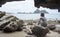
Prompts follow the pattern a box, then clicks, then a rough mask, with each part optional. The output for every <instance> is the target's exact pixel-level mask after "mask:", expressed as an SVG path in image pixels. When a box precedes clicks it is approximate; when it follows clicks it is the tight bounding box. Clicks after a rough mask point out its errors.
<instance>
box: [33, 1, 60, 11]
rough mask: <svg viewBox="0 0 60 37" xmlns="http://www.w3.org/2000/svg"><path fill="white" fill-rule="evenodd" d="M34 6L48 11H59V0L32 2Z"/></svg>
mask: <svg viewBox="0 0 60 37" xmlns="http://www.w3.org/2000/svg"><path fill="white" fill-rule="evenodd" d="M34 6H35V7H37V8H40V6H42V7H46V8H50V9H58V10H59V11H60V0H34Z"/></svg>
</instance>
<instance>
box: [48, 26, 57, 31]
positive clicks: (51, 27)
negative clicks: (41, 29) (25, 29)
mask: <svg viewBox="0 0 60 37" xmlns="http://www.w3.org/2000/svg"><path fill="white" fill-rule="evenodd" d="M48 28H49V29H50V30H54V29H55V28H56V26H55V25H49V26H48Z"/></svg>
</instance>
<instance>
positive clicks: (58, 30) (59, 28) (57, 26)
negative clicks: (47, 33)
mask: <svg viewBox="0 0 60 37" xmlns="http://www.w3.org/2000/svg"><path fill="white" fill-rule="evenodd" d="M55 26H56V28H55V29H54V31H55V32H58V33H59V34H60V25H55Z"/></svg>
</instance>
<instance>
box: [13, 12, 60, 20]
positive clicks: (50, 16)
mask: <svg viewBox="0 0 60 37" xmlns="http://www.w3.org/2000/svg"><path fill="white" fill-rule="evenodd" d="M12 15H14V16H16V17H17V18H19V19H22V20H37V19H39V18H40V14H12ZM45 17H46V19H47V20H60V13H59V14H45Z"/></svg>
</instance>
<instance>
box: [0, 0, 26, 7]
mask: <svg viewBox="0 0 60 37" xmlns="http://www.w3.org/2000/svg"><path fill="white" fill-rule="evenodd" d="M11 1H25V0H0V7H1V6H2V5H3V4H5V3H6V2H11Z"/></svg>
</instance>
